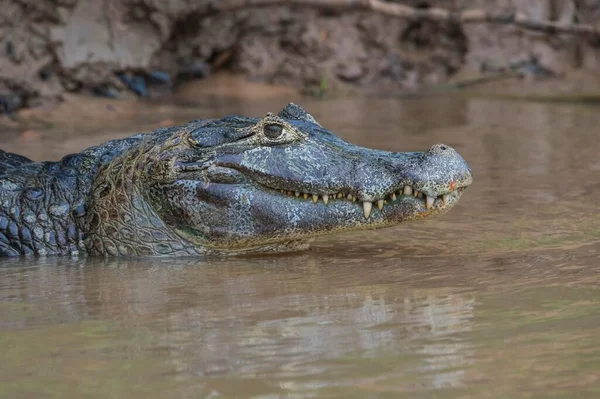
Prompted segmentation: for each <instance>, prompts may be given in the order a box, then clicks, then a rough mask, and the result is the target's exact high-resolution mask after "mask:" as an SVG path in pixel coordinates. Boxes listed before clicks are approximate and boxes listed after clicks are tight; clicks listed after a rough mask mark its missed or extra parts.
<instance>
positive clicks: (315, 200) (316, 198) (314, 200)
mask: <svg viewBox="0 0 600 399" xmlns="http://www.w3.org/2000/svg"><path fill="white" fill-rule="evenodd" d="M312 198H313V202H314V203H315V204H316V203H317V201H318V200H319V196H318V195H317V194H313V195H312Z"/></svg>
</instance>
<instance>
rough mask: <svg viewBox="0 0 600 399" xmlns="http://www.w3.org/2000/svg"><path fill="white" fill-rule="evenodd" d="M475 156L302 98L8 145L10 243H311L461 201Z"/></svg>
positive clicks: (264, 248) (131, 247) (4, 230)
mask: <svg viewBox="0 0 600 399" xmlns="http://www.w3.org/2000/svg"><path fill="white" fill-rule="evenodd" d="M471 182H472V177H471V171H470V169H469V167H468V165H467V164H466V162H465V161H464V160H463V159H462V158H461V157H460V155H458V154H457V153H456V151H454V150H453V149H452V148H450V147H448V146H445V145H442V144H438V145H434V146H433V147H431V148H430V149H429V150H428V151H426V152H414V153H398V152H385V151H378V150H372V149H367V148H364V147H358V146H355V145H352V144H350V143H347V142H345V141H343V140H341V139H339V138H338V137H336V136H335V135H334V134H333V133H331V132H329V131H328V130H326V129H325V128H323V127H322V126H321V125H319V124H318V123H317V122H316V121H315V120H314V118H313V117H312V116H311V115H309V114H307V113H306V112H305V111H304V110H303V109H302V108H300V107H298V106H296V105H294V104H289V105H288V106H287V107H285V109H284V110H283V111H281V112H280V113H279V114H278V115H273V114H267V116H265V117H264V118H262V119H257V118H245V117H237V116H230V117H226V118H223V119H220V120H212V119H211V120H202V121H192V122H190V123H188V124H186V125H182V126H176V127H172V128H166V129H159V130H157V131H155V132H153V133H149V134H139V135H136V136H132V137H129V138H127V139H123V140H114V141H111V142H108V143H106V144H103V145H100V146H97V147H92V148H89V149H87V150H85V151H83V152H81V153H79V154H74V155H69V156H67V157H65V158H63V159H62V160H61V161H60V162H43V163H37V162H33V161H31V160H29V159H27V158H24V157H21V156H19V155H15V154H9V153H6V152H3V151H0V256H19V255H28V254H38V255H67V254H70V255H77V254H87V255H105V256H119V255H122V256H152V255H160V256H167V255H169V256H189V255H203V254H240V253H247V252H257V251H258V252H273V251H286V250H291V249H301V248H306V247H307V246H308V243H309V242H310V241H311V240H312V239H313V238H314V237H316V236H318V235H322V234H326V233H329V232H332V231H349V230H359V229H373V228H381V227H387V226H392V225H395V224H398V223H400V222H403V221H407V220H412V219H422V218H428V217H432V216H435V215H439V214H442V213H444V212H446V211H447V210H449V209H450V208H452V207H453V206H454V205H455V204H456V203H457V202H458V200H459V198H460V196H461V195H462V193H463V192H464V190H465V189H466V187H467V186H469V185H470V184H471Z"/></svg>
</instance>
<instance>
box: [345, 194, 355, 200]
mask: <svg viewBox="0 0 600 399" xmlns="http://www.w3.org/2000/svg"><path fill="white" fill-rule="evenodd" d="M346 198H347V199H348V201H352V199H353V198H354V197H353V196H352V194H348V196H347V197H346Z"/></svg>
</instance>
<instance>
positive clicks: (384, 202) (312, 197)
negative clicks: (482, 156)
mask: <svg viewBox="0 0 600 399" xmlns="http://www.w3.org/2000/svg"><path fill="white" fill-rule="evenodd" d="M261 186H263V187H265V188H267V189H269V190H271V191H274V192H276V193H278V195H279V194H283V195H284V196H286V197H291V198H295V199H298V200H301V201H312V203H313V204H317V203H318V202H319V200H320V201H322V202H323V203H324V204H325V205H328V204H329V203H330V202H332V201H345V202H350V203H355V202H359V199H358V198H357V197H355V196H353V195H352V194H344V193H341V192H340V193H333V194H322V195H321V194H311V193H305V192H300V191H289V190H283V189H274V188H271V187H267V186H264V185H262V184H261ZM466 188H467V187H466V186H465V187H458V188H456V189H454V190H451V191H448V192H446V193H445V194H442V195H438V196H437V197H433V196H429V195H427V194H424V193H423V192H422V191H417V190H413V188H412V186H404V188H402V189H400V190H395V191H393V192H391V193H389V194H386V195H385V196H384V197H383V198H379V199H376V200H374V201H360V202H362V207H363V215H364V217H365V219H369V218H370V216H371V214H372V211H373V206H374V205H375V206H376V207H377V208H378V209H379V210H380V211H382V210H383V209H384V208H385V207H386V206H390V205H393V204H394V203H398V202H399V201H402V200H406V199H408V198H411V199H414V200H419V199H420V200H421V201H422V203H423V205H424V207H425V210H431V209H434V208H438V209H442V208H443V207H445V206H446V205H447V204H448V201H449V200H450V198H451V197H453V196H455V195H457V194H459V195H460V194H461V193H462V192H463V191H464V190H466Z"/></svg>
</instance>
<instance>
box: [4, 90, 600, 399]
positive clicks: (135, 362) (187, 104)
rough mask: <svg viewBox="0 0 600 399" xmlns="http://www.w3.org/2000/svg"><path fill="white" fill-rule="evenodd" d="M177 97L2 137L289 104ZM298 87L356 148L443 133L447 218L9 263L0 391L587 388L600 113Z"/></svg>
mask: <svg viewBox="0 0 600 399" xmlns="http://www.w3.org/2000/svg"><path fill="white" fill-rule="evenodd" d="M190 97H191V98H189V97H188V98H185V97H184V98H183V99H179V105H178V106H177V105H175V106H169V107H164V106H161V107H159V108H155V109H150V110H148V108H146V109H144V110H136V111H135V112H133V116H132V115H128V116H127V117H126V118H125V117H123V116H122V115H121V116H118V117H106V118H104V117H102V118H98V120H94V119H93V118H91V119H90V121H91V122H89V123H87V124H83V125H77V122H76V121H74V120H71V121H70V123H64V124H60V123H59V124H55V125H54V126H52V127H50V128H49V129H47V130H40V129H38V130H37V131H36V132H35V134H32V133H29V134H24V133H23V132H22V131H18V130H15V131H13V132H8V133H6V134H5V137H4V140H3V144H2V145H3V147H4V148H5V149H10V150H13V151H18V152H20V153H24V154H26V155H29V156H31V157H34V158H36V159H41V158H46V159H56V158H59V157H60V156H61V155H63V154H65V153H67V152H70V151H77V150H79V149H81V148H83V147H85V146H88V145H92V144H95V143H97V142H101V141H103V140H107V139H109V138H112V137H120V136H124V135H127V134H129V133H131V132H134V131H143V130H148V129H151V127H152V126H155V125H156V124H157V123H161V120H162V123H165V120H167V121H173V122H180V121H185V120H187V119H191V118H202V117H209V116H218V115H223V114H226V113H243V114H249V115H254V116H259V115H262V114H264V113H265V112H267V111H277V110H278V109H280V108H281V107H282V106H283V105H284V104H285V102H286V100H288V99H289V97H287V98H286V99H281V98H277V97H264V98H263V97H261V98H260V100H259V101H244V100H241V99H237V98H235V97H231V98H226V99H225V100H223V99H220V98H219V97H217V96H214V97H213V96H210V95H205V97H202V96H197V95H194V96H190ZM293 100H294V101H295V102H297V103H300V104H302V105H305V106H306V107H307V108H308V109H309V110H310V111H311V112H312V113H313V115H314V116H315V117H316V118H317V119H318V120H319V121H320V122H321V123H322V124H323V125H325V126H327V127H328V128H330V129H332V130H334V131H336V132H338V133H339V134H340V135H341V136H342V137H343V138H345V139H348V140H350V141H353V142H355V143H358V144H362V145H366V146H370V147H376V148H381V149H387V150H403V151H410V150H423V149H426V148H428V147H429V146H430V145H431V144H433V143H436V142H443V143H446V144H449V145H452V146H454V147H455V148H456V149H457V150H458V151H459V152H460V153H461V154H462V155H463V156H464V157H465V158H466V160H467V161H468V162H469V163H470V165H471V167H472V169H473V173H474V185H473V186H472V187H471V188H470V189H469V190H468V191H467V192H466V193H465V195H464V196H463V198H462V200H461V202H460V203H459V205H458V206H457V207H456V208H455V209H453V210H452V211H451V212H450V213H448V214H447V215H445V216H443V217H442V218H440V219H437V220H432V221H425V222H415V223H413V224H406V225H404V226H399V227H397V228H391V229H387V230H379V231H371V232H363V233H353V234H346V235H337V236H330V237H324V238H322V239H319V240H317V242H316V243H315V244H314V246H313V248H312V250H311V251H310V252H304V253H295V254H288V255H279V256H262V257H259V256H254V257H246V258H234V259H222V260H210V261H203V260H202V259H185V260H182V259H179V260H175V259H156V260H154V259H143V260H124V259H118V260H104V259H87V260H70V259H56V258H54V259H46V260H39V261H32V260H20V259H17V260H3V261H1V263H0V359H1V361H0V397H10V398H16V397H19V398H81V397H86V398H87V397H89V398H96V397H97V398H106V397H115V398H116V397H145V398H165V397H170V398H174V397H183V398H187V397H189V398H198V397H207V398H221V397H223V398H234V397H236V398H250V397H252V398H313V397H319V398H378V397H389V398H399V397H406V398H419V397H423V398H425V397H427V398H429V397H436V398H515V397H527V398H548V397H555V398H567V397H568V398H574V397H577V398H598V397H600V339H599V338H598V337H600V284H599V283H600V260H599V255H600V212H599V211H598V210H599V209H600V157H599V156H598V154H600V141H599V140H598V126H600V109H599V108H595V107H583V106H576V105H550V104H541V103H521V102H508V101H492V100H485V99H466V98H457V97H442V98H426V99H406V100H397V99H373V98H351V99H343V100H325V101H315V100H308V99H302V98H293ZM82 126H83V127H82ZM26 133H27V132H26ZM57 137H59V138H60V139H57Z"/></svg>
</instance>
